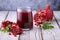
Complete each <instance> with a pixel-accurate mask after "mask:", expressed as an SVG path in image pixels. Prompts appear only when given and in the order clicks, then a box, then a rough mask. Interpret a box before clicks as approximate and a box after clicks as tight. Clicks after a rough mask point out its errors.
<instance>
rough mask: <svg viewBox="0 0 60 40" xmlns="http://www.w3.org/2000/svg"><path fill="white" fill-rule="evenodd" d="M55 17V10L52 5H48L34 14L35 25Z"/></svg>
mask: <svg viewBox="0 0 60 40" xmlns="http://www.w3.org/2000/svg"><path fill="white" fill-rule="evenodd" d="M52 18H53V11H52V10H51V9H50V5H49V4H48V5H46V8H45V9H42V10H40V9H39V10H37V13H36V14H35V15H34V21H35V23H36V24H35V25H37V26H38V25H40V24H41V23H43V22H46V21H50V20H52Z"/></svg>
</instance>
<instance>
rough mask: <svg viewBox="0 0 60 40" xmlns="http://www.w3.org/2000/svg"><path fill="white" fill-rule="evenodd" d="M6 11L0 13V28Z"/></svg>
mask: <svg viewBox="0 0 60 40" xmlns="http://www.w3.org/2000/svg"><path fill="white" fill-rule="evenodd" d="M7 14H8V11H0V27H1V22H2V21H4V20H5V17H6V16H7Z"/></svg>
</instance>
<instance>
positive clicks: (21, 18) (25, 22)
mask: <svg viewBox="0 0 60 40" xmlns="http://www.w3.org/2000/svg"><path fill="white" fill-rule="evenodd" d="M17 24H18V25H19V26H20V27H21V28H24V29H27V28H29V29H31V28H33V18H32V12H27V11H23V12H17Z"/></svg>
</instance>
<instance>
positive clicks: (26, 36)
mask: <svg viewBox="0 0 60 40" xmlns="http://www.w3.org/2000/svg"><path fill="white" fill-rule="evenodd" d="M20 40H30V31H24V32H23V34H22V35H20Z"/></svg>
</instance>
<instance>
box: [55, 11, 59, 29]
mask: <svg viewBox="0 0 60 40" xmlns="http://www.w3.org/2000/svg"><path fill="white" fill-rule="evenodd" d="M54 16H55V18H56V21H57V23H58V25H59V28H60V11H54Z"/></svg>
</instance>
